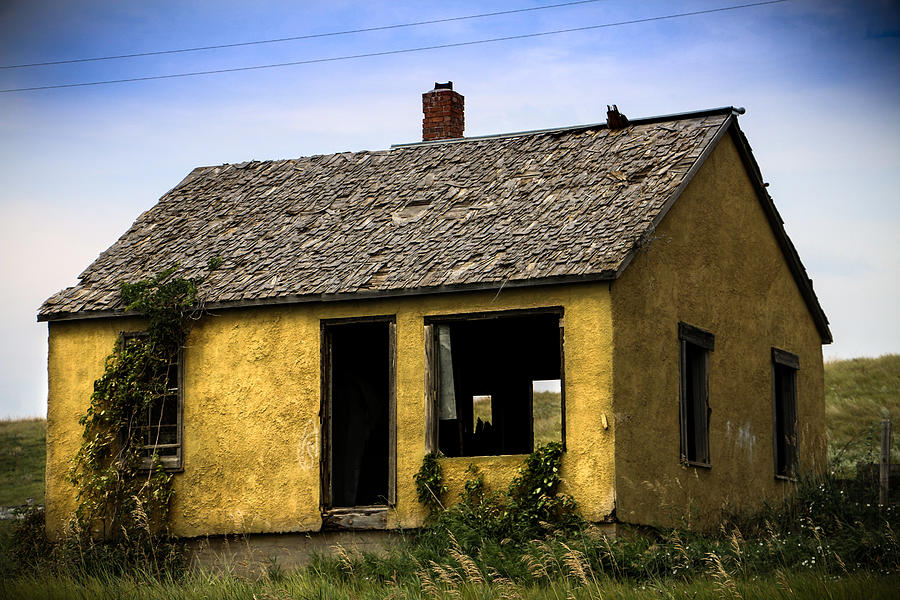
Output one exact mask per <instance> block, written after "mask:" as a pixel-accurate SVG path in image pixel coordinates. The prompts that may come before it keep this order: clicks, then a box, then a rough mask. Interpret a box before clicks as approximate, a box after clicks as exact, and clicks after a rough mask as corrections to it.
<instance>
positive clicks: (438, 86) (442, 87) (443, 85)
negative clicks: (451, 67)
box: [433, 81, 453, 91]
mask: <svg viewBox="0 0 900 600" xmlns="http://www.w3.org/2000/svg"><path fill="white" fill-rule="evenodd" d="M452 89H453V82H452V81H448V82H447V83H438V82H437V81H435V82H434V90H433V91H437V90H452Z"/></svg>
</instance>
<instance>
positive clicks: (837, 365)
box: [825, 354, 900, 471]
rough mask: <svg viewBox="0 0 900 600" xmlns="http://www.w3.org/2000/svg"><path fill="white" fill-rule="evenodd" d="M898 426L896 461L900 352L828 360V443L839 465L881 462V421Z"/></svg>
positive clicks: (897, 455) (898, 456) (895, 456)
mask: <svg viewBox="0 0 900 600" xmlns="http://www.w3.org/2000/svg"><path fill="white" fill-rule="evenodd" d="M885 417H890V418H891V419H892V421H893V427H894V440H895V441H894V444H893V446H892V448H891V462H894V463H897V462H900V442H898V441H897V440H898V438H900V422H898V418H900V355H898V354H888V355H885V356H881V357H879V358H853V359H850V360H836V361H830V362H827V363H825V418H826V422H827V429H828V446H829V451H830V452H831V453H832V456H836V457H837V458H838V465H837V466H838V468H840V469H841V470H842V471H851V470H852V469H853V468H854V467H855V464H856V462H857V461H867V462H877V461H878V456H879V452H880V448H881V420H882V419H883V418H885Z"/></svg>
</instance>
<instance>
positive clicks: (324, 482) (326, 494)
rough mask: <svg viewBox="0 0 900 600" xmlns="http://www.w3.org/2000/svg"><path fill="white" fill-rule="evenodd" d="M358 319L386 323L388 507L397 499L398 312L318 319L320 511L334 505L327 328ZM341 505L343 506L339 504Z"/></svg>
mask: <svg viewBox="0 0 900 600" xmlns="http://www.w3.org/2000/svg"><path fill="white" fill-rule="evenodd" d="M360 323H385V324H386V325H387V326H388V371H389V372H388V446H389V447H388V498H387V505H386V506H385V508H387V507H393V506H395V505H396V503H397V316H396V315H376V316H367V317H346V318H338V319H321V320H320V323H319V349H320V385H321V392H320V403H319V427H320V431H321V432H322V435H321V439H322V444H321V448H320V449H319V484H320V489H319V508H320V510H321V511H322V513H323V514H324V513H326V512H328V511H331V510H339V509H335V508H334V506H333V505H332V498H331V491H332V490H331V474H332V469H333V462H332V448H331V437H332V435H331V425H332V419H331V415H332V394H331V392H332V390H331V336H330V335H329V330H330V328H332V327H335V326H340V325H353V324H360ZM342 508H343V507H342Z"/></svg>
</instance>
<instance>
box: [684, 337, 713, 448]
mask: <svg viewBox="0 0 900 600" xmlns="http://www.w3.org/2000/svg"><path fill="white" fill-rule="evenodd" d="M678 340H679V344H680V347H681V350H680V356H681V369H680V370H681V410H680V413H681V460H682V461H683V462H685V463H687V464H690V465H696V466H709V413H710V409H709V353H710V352H712V351H713V348H714V342H715V338H714V336H713V334H711V333H709V332H708V331H703V330H702V329H699V328H697V327H693V326H692V325H688V324H686V323H679V324H678Z"/></svg>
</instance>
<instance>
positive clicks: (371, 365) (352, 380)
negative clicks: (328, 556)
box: [322, 318, 396, 510]
mask: <svg viewBox="0 0 900 600" xmlns="http://www.w3.org/2000/svg"><path fill="white" fill-rule="evenodd" d="M322 331H323V336H322V337H323V340H322V341H323V345H322V349H323V357H322V358H323V363H322V364H323V373H322V375H323V392H324V394H323V411H322V412H323V424H322V425H323V427H322V431H323V432H324V436H323V442H324V448H323V458H324V459H325V464H324V465H323V467H324V468H323V479H322V488H323V489H322V492H323V494H322V496H323V508H324V509H326V510H330V509H342V508H352V507H360V506H388V505H391V504H393V502H394V494H395V484H394V480H395V472H396V469H395V450H394V449H395V446H396V442H395V435H396V434H395V429H394V420H395V419H394V414H395V407H394V375H393V374H394V337H395V336H394V331H395V329H394V323H393V319H388V318H379V319H367V320H364V321H360V320H353V321H329V322H324V323H323V328H322Z"/></svg>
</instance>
